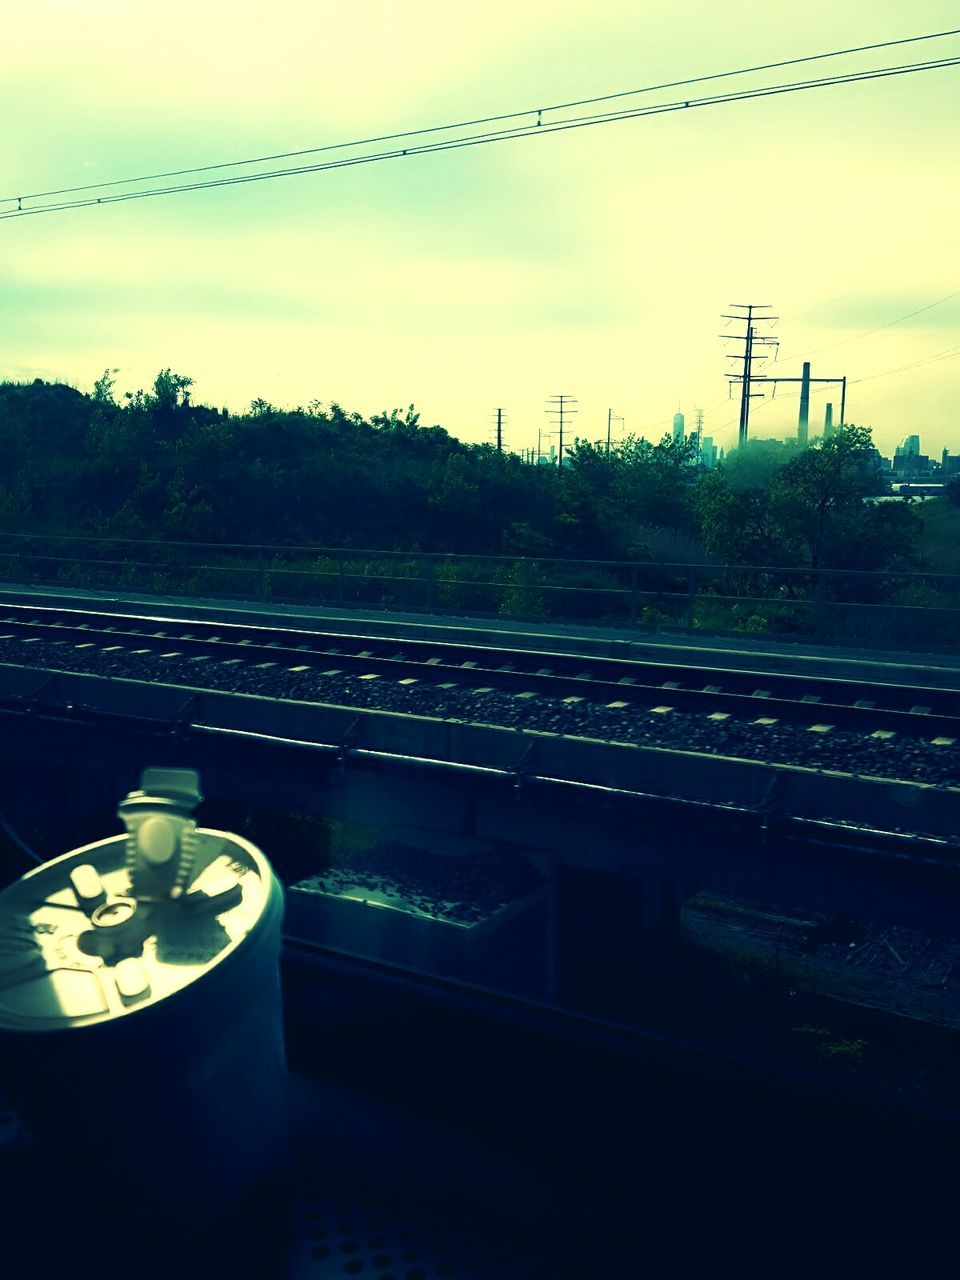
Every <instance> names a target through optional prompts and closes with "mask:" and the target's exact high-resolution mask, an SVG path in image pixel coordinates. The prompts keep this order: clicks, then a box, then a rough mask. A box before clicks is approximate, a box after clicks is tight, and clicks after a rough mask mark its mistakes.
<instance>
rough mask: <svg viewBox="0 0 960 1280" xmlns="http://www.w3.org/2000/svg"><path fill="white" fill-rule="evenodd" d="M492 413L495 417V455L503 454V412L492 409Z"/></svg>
mask: <svg viewBox="0 0 960 1280" xmlns="http://www.w3.org/2000/svg"><path fill="white" fill-rule="evenodd" d="M493 412H494V413H495V414H496V415H497V453H503V420H504V416H505V410H503V409H494V411H493Z"/></svg>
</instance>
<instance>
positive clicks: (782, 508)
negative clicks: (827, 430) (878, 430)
mask: <svg viewBox="0 0 960 1280" xmlns="http://www.w3.org/2000/svg"><path fill="white" fill-rule="evenodd" d="M882 490H883V485H882V482H881V480H880V477H879V476H878V474H877V472H876V467H875V463H874V451H873V441H872V440H871V436H870V428H869V427H853V426H851V427H841V428H840V429H839V430H838V431H836V432H835V434H834V435H832V436H831V437H830V438H829V439H827V440H815V441H814V443H813V444H812V445H811V446H810V448H808V449H805V450H804V451H803V452H802V453H800V454H799V455H798V456H797V457H796V458H794V459H793V461H792V462H789V463H788V464H787V466H785V467H784V468H783V469H782V470H781V471H779V472H778V473H777V475H776V476H775V478H774V480H773V483H772V485H771V488H770V499H771V503H772V505H773V508H774V512H775V517H776V520H777V521H778V523H779V524H780V525H781V527H782V529H783V530H784V532H785V534H786V535H787V537H788V538H789V539H790V540H791V541H793V542H795V543H796V545H797V546H798V547H800V548H801V551H802V555H803V559H804V561H805V562H806V563H807V564H809V565H810V567H811V568H813V569H819V568H828V567H830V566H832V565H838V564H843V563H846V562H848V561H849V559H850V552H851V550H852V549H853V548H854V546H855V545H856V543H857V540H858V537H859V534H860V532H861V528H862V525H863V523H864V515H865V507H864V499H865V498H867V497H871V496H875V495H877V494H879V493H881V492H882ZM860 549H861V548H858V550H860Z"/></svg>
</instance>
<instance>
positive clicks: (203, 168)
mask: <svg viewBox="0 0 960 1280" xmlns="http://www.w3.org/2000/svg"><path fill="white" fill-rule="evenodd" d="M957 35H960V28H954V29H953V30H949V31H934V32H929V33H927V34H925V35H919V36H906V37H903V38H902V39H899V40H882V41H878V42H876V43H874V44H862V45H853V46H851V47H849V48H846V49H833V50H830V51H828V52H826V53H811V54H806V55H804V56H803V57H799V58H785V59H782V60H780V61H779V62H764V63H756V64H754V65H753V66H748V67H740V68H738V69H736V70H733V71H716V72H712V73H711V74H708V75H702V76H691V77H688V78H687V79H683V80H669V81H665V82H663V83H661V84H654V85H643V86H641V87H640V88H636V89H622V90H620V91H619V92H616V93H604V94H599V95H597V96H596V97H592V98H578V99H574V100H572V101H569V102H558V103H553V104H552V105H550V106H547V107H528V108H525V109H523V110H520V111H508V112H504V113H502V114H500V115H491V116H478V117H475V118H474V119H471V120H459V121H452V122H450V123H447V124H440V125H431V126H428V127H426V128H422V129H409V130H406V131H404V132H400V133H385V134H379V135H376V136H373V137H369V138H360V139H357V140H356V141H354V142H336V143H328V144H326V145H323V146H318V147H302V148H300V149H299V150H296V151H278V152H273V153H271V154H267V155H262V156H251V157H248V158H247V159H244V160H222V161H218V162H216V163H213V164H204V165H195V166H193V167H190V168H183V169H167V170H164V171H161V172H158V173H152V174H143V175H141V176H139V177H133V178H114V179H112V180H108V181H105V182H93V183H85V184H83V185H80V186H72V187H56V188H53V189H51V190H49V191H34V192H31V193H30V194H27V195H19V196H0V204H9V203H13V202H14V201H20V200H37V199H45V198H47V197H49V196H57V195H72V194H76V193H77V192H81V191H100V190H106V189H107V188H110V187H117V186H124V185H128V184H130V183H133V182H156V181H159V180H161V179H163V178H179V177H185V176H187V175H188V174H193V173H211V172H214V171H216V170H220V169H231V168H240V167H242V166H244V165H254V164H268V163H271V162H272V161H274V160H292V159H295V158H297V157H298V156H307V155H318V154H321V153H324V152H329V151H339V150H343V149H348V148H351V147H363V146H372V145H373V144H374V143H379V142H397V141H399V140H400V139H402V138H417V137H423V136H425V135H427V134H431V133H441V132H447V131H449V130H451V129H467V128H473V127H474V126H476V125H481V124H497V123H500V122H501V121H504V120H516V119H520V118H522V117H524V116H537V117H538V118H542V116H543V115H544V114H546V113H548V112H556V111H568V110H572V109H573V108H574V107H586V106H593V105H594V104H596V103H599V102H612V101H615V100H617V99H620V98H629V97H635V96H637V95H639V94H644V93H659V92H660V91H661V90H664V89H677V88H681V87H682V86H684V85H692V84H705V83H707V82H708V81H713V80H724V79H730V78H731V77H734V76H741V75H752V74H756V73H757V72H760V71H772V70H776V69H778V68H781V67H791V66H798V65H800V64H802V63H808V62H819V61H822V60H824V59H827V58H842V57H847V56H849V55H851V54H856V53H868V52H871V51H875V50H877V49H890V48H894V47H896V46H899V45H906V44H917V43H919V42H921V41H926V40H942V39H945V38H948V37H951V36H957Z"/></svg>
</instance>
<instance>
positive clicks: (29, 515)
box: [0, 369, 920, 569]
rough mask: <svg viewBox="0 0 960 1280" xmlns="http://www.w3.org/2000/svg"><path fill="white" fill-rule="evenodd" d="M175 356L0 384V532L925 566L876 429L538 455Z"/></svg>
mask: <svg viewBox="0 0 960 1280" xmlns="http://www.w3.org/2000/svg"><path fill="white" fill-rule="evenodd" d="M191 385H192V380H191V379H190V378H188V377H184V376H182V375H179V374H176V373H173V372H171V370H169V369H165V370H163V371H161V372H160V373H159V374H158V375H157V378H156V380H155V382H154V384H153V386H152V388H151V389H150V390H149V391H138V392H137V393H136V394H135V395H130V394H128V395H127V396H126V397H124V398H122V399H121V400H120V401H119V402H118V401H117V399H116V397H115V395H114V383H113V380H112V377H111V374H110V372H109V371H107V372H105V373H104V374H103V376H102V377H101V378H100V379H99V380H98V381H97V383H96V385H95V389H94V392H93V393H92V394H91V395H86V394H83V393H81V392H79V391H77V390H74V389H73V388H71V387H68V386H64V385H60V384H52V383H45V382H41V381H39V380H37V381H36V382H34V383H32V384H17V383H4V384H0V532H37V533H77V534H80V533H86V534H94V535H103V536H107V535H110V536H113V537H121V536H122V537H129V538H159V539H186V540H195V541H202V542H241V543H285V544H305V543H313V544H320V545H325V546H334V547H336V546H341V547H376V548H381V549H384V550H390V549H395V550H404V551H407V550H420V551H436V552H459V553H461V554H468V553H472V554H494V555H496V554H507V555H521V556H532V557H548V556H556V557H571V558H595V559H635V558H636V559H649V558H650V557H651V555H652V556H654V557H655V558H659V559H667V560H695V559H698V558H699V559H708V560H716V561H726V562H728V563H730V562H739V563H749V564H772V565H788V564H789V565H799V566H809V567H812V568H830V567H841V568H849V567H857V568H878V569H880V568H882V569H889V568H910V567H913V566H914V565H916V563H917V546H918V536H919V529H920V521H919V518H918V516H917V515H916V514H915V512H914V510H913V507H912V505H911V504H907V503H884V504H871V503H867V502H864V498H866V497H869V496H871V495H876V494H879V493H880V492H881V491H882V488H883V484H882V481H881V478H880V475H879V472H878V471H877V468H876V465H875V459H876V454H875V451H874V450H873V449H872V446H871V441H870V433H869V431H868V430H867V429H866V428H862V427H852V428H846V429H844V430H843V431H840V432H838V433H837V434H836V435H834V436H833V438H832V439H830V440H829V441H826V442H819V441H818V442H815V443H814V444H813V445H812V446H811V447H810V448H809V449H807V450H805V451H803V452H797V451H795V450H794V449H793V448H792V447H789V446H784V445H781V444H779V443H777V442H758V443H756V444H751V445H750V446H748V447H747V448H746V449H743V450H740V451H738V452H737V453H735V454H734V455H732V456H731V457H730V459H728V461H727V462H726V463H725V464H724V465H723V466H722V467H721V468H720V469H718V470H717V471H715V472H712V473H707V472H705V471H704V470H703V469H702V468H701V467H700V466H699V464H698V462H697V459H696V457H695V449H694V446H693V445H691V444H689V443H676V442H674V441H673V440H671V439H669V438H666V437H665V438H664V439H663V440H662V441H660V442H659V443H658V444H651V443H649V442H648V441H646V440H640V439H636V438H634V437H629V438H627V439H626V440H625V441H623V442H621V443H619V444H617V445H615V446H614V448H613V449H612V450H611V453H610V455H609V457H608V456H607V454H606V452H605V450H603V449H599V448H597V447H595V446H593V445H591V444H589V443H587V442H584V441H579V442H577V443H576V445H575V446H574V448H573V449H572V450H571V452H570V455H569V458H570V460H569V465H568V466H566V467H564V469H563V472H562V474H558V472H557V469H556V468H555V467H548V466H540V467H537V466H529V465H525V464H523V463H521V461H520V459H519V458H517V457H515V456H513V455H510V454H506V453H498V452H497V451H496V450H495V449H494V448H493V447H491V446H489V445H468V444H464V443H463V442H461V441H459V440H457V439H456V438H454V437H453V436H451V435H450V434H449V433H448V432H447V431H446V430H444V429H443V428H442V427H439V426H423V425H421V423H420V420H419V415H418V414H417V412H416V411H415V409H414V408H413V406H412V405H411V406H410V407H409V408H408V409H407V410H406V411H398V410H393V411H390V412H384V413H381V414H377V415H375V416H373V417H371V418H369V419H367V418H363V417H361V416H360V415H359V414H356V413H350V412H348V411H346V410H344V409H343V408H341V407H340V406H339V405H337V404H328V405H326V406H325V405H323V404H321V403H319V402H313V403H311V404H309V405H307V406H305V407H303V406H301V407H297V408H295V409H292V410H285V409H279V408H276V407H275V406H273V405H271V404H269V403H267V402H266V401H264V400H256V401H254V402H253V404H251V406H250V409H249V410H248V411H247V412H245V413H240V414H236V413H228V412H227V411H226V410H218V409H215V408H211V407H209V406H206V405H200V404H194V403H193V402H192V398H191V393H190V388H191Z"/></svg>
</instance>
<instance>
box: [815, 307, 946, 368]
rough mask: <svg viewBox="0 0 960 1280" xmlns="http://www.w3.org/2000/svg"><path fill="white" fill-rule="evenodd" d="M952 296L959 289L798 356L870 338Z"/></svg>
mask: <svg viewBox="0 0 960 1280" xmlns="http://www.w3.org/2000/svg"><path fill="white" fill-rule="evenodd" d="M954 298H960V289H955V290H954V291H953V293H948V294H946V295H945V296H944V297H942V298H937V300H936V301H935V302H928V303H927V305H926V306H925V307H917V309H916V311H908V312H907V313H906V315H902V316H897V318H896V319H895V320H887V321H886V323H885V324H878V325H877V326H876V327H875V328H873V329H865V330H864V331H863V333H856V334H854V335H853V337H852V338H840V339H839V341H837V342H831V343H829V344H828V345H827V346H825V347H814V349H813V350H812V351H805V352H804V353H803V355H802V356H801V357H799V358H800V359H802V360H805V359H806V358H807V357H808V356H816V355H819V354H820V352H821V351H832V350H833V349H834V347H845V346H846V345H847V343H850V342H859V341H860V339H861V338H870V337H872V336H873V334H875V333H882V332H883V331H884V330H885V329H892V328H893V327H894V326H895V325H898V324H903V322H904V320H912V319H913V317H914V316H920V315H923V313H924V312H925V311H932V310H933V309H934V308H935V307H942V306H943V304H944V303H945V302H951V301H952V300H953V299H954Z"/></svg>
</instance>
